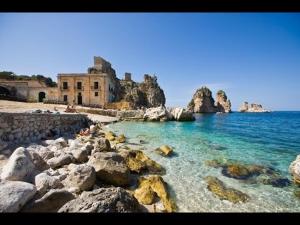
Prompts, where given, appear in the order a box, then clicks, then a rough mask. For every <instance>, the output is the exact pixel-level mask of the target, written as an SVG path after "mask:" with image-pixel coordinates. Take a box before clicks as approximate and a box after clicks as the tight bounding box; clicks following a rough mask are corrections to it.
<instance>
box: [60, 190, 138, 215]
mask: <svg viewBox="0 0 300 225" xmlns="http://www.w3.org/2000/svg"><path fill="white" fill-rule="evenodd" d="M58 212H90V213H91V212H94V213H107V212H111V213H113V212H123V213H125V212H141V207H140V205H139V203H138V202H137V200H136V199H135V198H134V197H132V196H131V195H130V194H129V193H128V192H126V191H125V190H124V189H123V188H120V187H111V188H99V189H96V190H94V191H89V192H83V193H82V194H81V195H80V196H79V198H77V199H74V200H72V201H69V202H67V203H66V204H65V205H64V206H63V207H61V208H60V209H59V211H58Z"/></svg>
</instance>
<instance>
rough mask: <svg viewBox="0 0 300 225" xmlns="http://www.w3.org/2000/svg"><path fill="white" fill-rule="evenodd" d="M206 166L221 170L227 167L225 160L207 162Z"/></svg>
mask: <svg viewBox="0 0 300 225" xmlns="http://www.w3.org/2000/svg"><path fill="white" fill-rule="evenodd" d="M205 165H206V166H209V167H214V168H220V167H223V166H225V165H226V163H225V162H224V161H223V160H218V159H213V160H207V161H205Z"/></svg>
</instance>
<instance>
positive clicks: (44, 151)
mask: <svg viewBox="0 0 300 225" xmlns="http://www.w3.org/2000/svg"><path fill="white" fill-rule="evenodd" d="M37 153H38V154H39V155H40V156H41V157H42V159H43V160H45V161H46V162H47V160H49V159H51V158H53V157H54V152H53V151H51V150H50V149H49V148H48V147H44V146H43V147H41V148H40V149H39V150H38V151H37Z"/></svg>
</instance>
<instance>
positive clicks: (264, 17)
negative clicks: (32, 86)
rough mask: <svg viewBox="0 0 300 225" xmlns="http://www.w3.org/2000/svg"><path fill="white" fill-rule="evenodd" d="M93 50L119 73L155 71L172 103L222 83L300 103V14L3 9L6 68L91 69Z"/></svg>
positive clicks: (235, 98) (233, 90)
mask: <svg viewBox="0 0 300 225" xmlns="http://www.w3.org/2000/svg"><path fill="white" fill-rule="evenodd" d="M93 56H102V57H104V58H105V59H106V60H108V61H110V62H111V64H112V66H113V68H114V69H115V70H116V72H117V76H118V77H119V78H121V77H123V75H124V73H125V72H131V73H132V75H133V79H134V80H136V81H142V79H143V75H144V74H145V73H148V74H156V75H157V77H158V81H159V84H160V86H161V87H162V88H163V90H164V92H165V95H166V98H167V105H168V106H186V105H187V104H188V102H189V101H190V99H191V97H192V95H193V93H194V92H195V90H196V89H197V88H199V87H201V86H203V85H207V86H208V87H209V88H210V89H211V90H212V91H213V95H214V96H215V94H216V91H217V90H218V89H223V90H225V92H226V93H227V96H228V97H229V99H230V100H231V102H232V106H233V110H237V108H238V107H239V106H240V104H241V103H242V102H243V101H248V102H255V103H261V104H263V106H264V107H265V108H267V109H271V110H300V14H299V13H298V14H296V13H293V14H292V13H288V14H283V13H124V14H122V13H90V14H85V13H77V14H72V13H60V14H54V13H47V14H46V13H45V14H40V13H24V14H13V13H2V14H1V13H0V70H1V71H2V70H8V71H13V72H15V73H17V74H28V75H31V74H43V75H47V76H50V77H52V78H53V79H54V80H55V81H56V75H57V74H58V73H64V72H86V71H87V68H88V67H89V66H92V64H93Z"/></svg>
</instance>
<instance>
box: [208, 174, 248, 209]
mask: <svg viewBox="0 0 300 225" xmlns="http://www.w3.org/2000/svg"><path fill="white" fill-rule="evenodd" d="M205 181H206V182H207V184H208V185H207V189H208V190H209V191H211V192H212V193H214V194H215V195H216V196H217V197H218V198H219V199H221V200H228V201H230V202H232V203H238V202H247V201H249V199H250V197H249V196H248V195H247V194H245V193H243V192H241V191H239V190H236V189H233V188H229V187H227V186H226V185H225V184H224V183H223V182H222V181H221V180H219V179H218V178H216V177H212V176H207V177H205Z"/></svg>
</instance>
